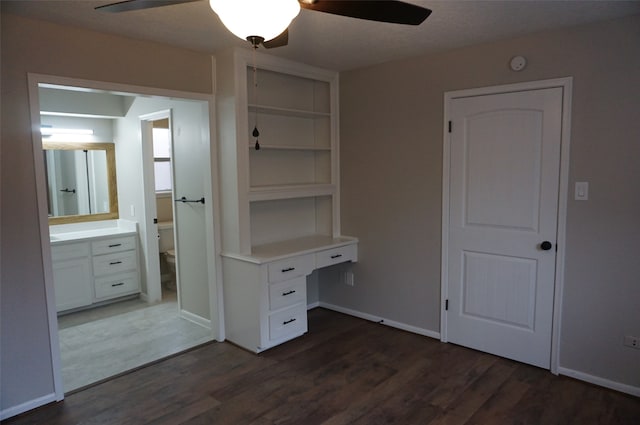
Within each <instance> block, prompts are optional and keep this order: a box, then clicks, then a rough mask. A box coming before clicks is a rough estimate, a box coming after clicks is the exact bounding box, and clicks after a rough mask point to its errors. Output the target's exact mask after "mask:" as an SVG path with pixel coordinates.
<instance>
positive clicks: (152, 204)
mask: <svg viewBox="0 0 640 425" xmlns="http://www.w3.org/2000/svg"><path fill="white" fill-rule="evenodd" d="M162 119H167V120H169V130H171V128H172V126H173V122H172V121H173V116H172V111H171V109H163V110H161V111H156V112H152V113H149V114H143V115H140V116H139V117H138V120H139V125H140V139H141V143H140V145H141V147H142V193H143V198H144V202H143V203H142V207H143V208H142V209H143V212H142V216H141V219H140V227H142V228H144V235H145V238H144V240H143V241H142V243H144V248H145V249H144V252H145V253H146V255H145V258H144V261H143V263H144V268H145V276H146V284H147V302H150V303H155V302H158V301H161V300H162V284H161V276H160V260H159V258H160V257H159V255H160V249H159V247H158V238H157V235H158V225H157V223H154V222H153V219H154V218H156V217H158V212H157V205H156V200H157V192H155V191H153V190H145V188H151V187H155V175H154V168H153V135H152V134H151V133H152V130H153V121H157V120H162ZM171 150H172V152H173V136H172V137H171ZM171 165H172V167H171V177H172V181H171V185H172V189H171V192H170V196H172V197H173V186H175V182H173V176H174V173H173V161H171ZM173 228H174V235H173V236H174V239H175V222H174V226H173ZM178 305H180V292H179V291H178Z"/></svg>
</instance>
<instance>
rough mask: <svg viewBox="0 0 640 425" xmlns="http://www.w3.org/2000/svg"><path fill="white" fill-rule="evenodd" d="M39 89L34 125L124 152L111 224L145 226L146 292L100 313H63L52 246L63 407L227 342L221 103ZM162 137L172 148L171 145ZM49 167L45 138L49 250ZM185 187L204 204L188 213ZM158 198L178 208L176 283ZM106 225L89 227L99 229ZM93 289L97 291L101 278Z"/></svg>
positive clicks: (105, 88)
mask: <svg viewBox="0 0 640 425" xmlns="http://www.w3.org/2000/svg"><path fill="white" fill-rule="evenodd" d="M29 83H30V96H31V104H32V107H31V109H32V120H33V121H32V122H33V125H34V128H40V127H41V126H42V125H45V124H46V125H49V126H51V127H59V128H61V127H64V128H70V129H73V128H74V127H75V128H83V127H87V126H93V127H94V128H95V129H96V130H95V133H94V134H93V135H92V136H94V139H95V140H91V141H88V142H89V143H90V142H92V141H93V142H95V141H98V140H97V139H102V140H101V141H108V142H109V143H113V144H115V155H116V161H115V162H116V171H117V173H116V179H117V187H118V218H117V219H115V220H111V221H110V222H109V224H111V222H114V223H116V224H115V225H117V222H121V221H125V222H128V223H135V225H136V227H137V233H136V235H137V236H136V239H137V249H138V258H139V261H138V264H139V268H138V273H139V282H140V286H139V288H140V291H139V294H135V295H131V296H127V297H123V298H122V299H112V300H109V302H108V303H107V302H96V299H95V291H94V295H93V297H94V300H93V302H94V304H93V305H90V306H88V307H83V308H80V309H71V310H67V311H58V309H57V308H56V301H55V297H56V282H55V277H56V275H55V273H53V270H52V263H53V261H52V249H51V245H50V244H47V243H44V242H43V245H42V250H43V267H44V269H45V285H46V288H47V305H48V315H49V318H50V323H51V326H50V335H51V346H52V353H54V355H53V357H54V382H55V387H56V388H55V390H56V396H57V397H58V398H59V399H62V396H63V393H68V392H70V391H75V390H77V389H81V388H83V387H85V386H87V385H91V384H93V383H96V382H101V381H103V380H105V379H108V378H109V377H112V376H116V375H118V374H121V373H124V372H126V371H128V370H132V369H135V368H137V367H140V366H143V365H144V364H147V363H149V362H153V361H156V360H158V359H161V358H163V357H166V356H168V355H172V354H175V353H177V352H180V351H184V350H185V349H189V348H190V347H193V346H196V345H199V344H202V343H204V342H207V341H211V340H214V339H217V340H222V339H223V332H222V328H221V320H220V318H221V309H220V308H219V301H218V300H219V295H218V291H219V285H218V279H219V276H220V272H219V264H218V253H219V248H218V247H219V241H218V236H217V233H216V232H215V226H214V224H215V220H214V217H215V215H216V214H215V212H214V209H215V206H216V205H217V199H215V196H216V191H215V190H214V188H213V180H212V177H211V176H212V169H214V167H215V164H216V156H215V144H213V143H211V137H212V136H211V135H212V134H213V130H212V126H211V125H210V123H212V122H213V116H214V115H213V110H212V109H213V105H214V102H213V99H212V96H210V95H198V94H193V93H182V92H179V93H178V92H173V91H167V90H162V89H149V88H145V87H135V86H125V85H114V84H109V83H100V82H93V81H85V80H76V79H67V78H61V77H52V76H42V75H34V74H32V75H30V76H29ZM103 101H104V104H101V103H102V102H103ZM154 128H156V129H161V131H159V132H158V131H156V133H158V134H159V135H158V136H157V137H156V139H157V140H156V142H157V143H156V144H157V145H164V149H165V152H164V153H163V152H160V151H159V152H157V154H156V155H154V152H153V151H154V149H153V141H154V135H153V133H154ZM163 132H164V133H165V135H166V136H168V137H169V139H168V140H165V141H164V142H161V141H160V139H161V137H162V136H161V135H160V134H162V133H163ZM147 142H148V143H147ZM172 145H173V146H172ZM161 147H162V146H159V147H158V148H159V149H160V148H161ZM166 150H168V151H169V152H168V153H169V154H170V155H167V152H166ZM174 154H175V155H174ZM154 157H155V158H157V160H155V161H154ZM42 159H43V156H42V137H41V135H40V134H35V133H34V161H35V164H36V169H37V170H38V171H37V185H38V200H39V210H40V216H41V220H40V223H41V234H42V237H43V238H42V240H43V241H48V240H49V235H50V234H53V232H52V230H51V229H50V226H49V225H48V224H49V223H48V221H49V220H48V212H47V209H46V206H47V189H46V188H47V183H46V175H45V171H46V170H45V169H44V168H45V167H44V165H43V161H42ZM148 162H149V163H148ZM149 164H150V167H149ZM154 164H158V165H157V168H158V169H159V170H160V171H159V172H158V173H154ZM167 169H168V170H169V171H168V173H165V181H164V182H159V183H163V184H165V185H166V183H167V181H166V180H167V179H169V181H170V186H171V187H164V189H165V190H159V191H156V190H155V189H156V183H155V174H159V175H160V174H161V172H162V170H164V171H166V170H167ZM177 190H179V191H180V192H179V194H180V196H184V197H185V199H187V200H191V199H192V198H194V199H202V200H203V202H197V203H196V202H194V203H183V202H180V204H181V206H184V207H185V208H179V207H178V208H176V210H174V207H175V205H174V199H176V196H178V195H177V193H178V192H176V191H177ZM157 192H159V193H157ZM156 195H158V196H160V198H161V199H162V200H163V201H164V203H165V204H166V203H167V202H168V204H169V209H170V210H171V219H166V220H163V221H164V222H165V223H162V225H161V227H164V228H165V229H164V230H166V228H169V233H170V234H171V233H173V237H174V239H175V240H174V249H175V251H176V253H178V252H180V253H181V254H182V255H181V257H178V256H177V255H176V256H175V258H180V260H178V261H176V267H175V270H176V271H175V274H174V273H173V271H172V268H171V267H170V266H168V265H167V264H166V263H164V265H163V268H162V271H161V268H160V267H161V266H160V264H161V261H160V260H161V257H160V252H161V251H163V252H164V253H167V251H169V249H168V248H166V247H165V246H164V245H163V248H162V249H161V248H160V246H159V238H158V236H159V229H158V224H160V223H158V222H156V221H157V220H156V219H158V218H159V214H158V213H162V211H161V209H162V208H164V207H163V206H160V204H159V203H157V198H156ZM165 209H166V208H165ZM160 218H162V217H160ZM105 222H106V221H104V220H103V221H94V222H87V223H81V224H82V226H85V227H86V228H89V227H91V226H93V225H94V224H95V225H104V224H105ZM92 223H94V224H92ZM71 224H74V223H71ZM171 227H172V228H173V229H172V230H171ZM165 242H166V241H165ZM183 259H184V260H183ZM165 261H166V260H165ZM183 261H186V265H183V264H181V263H182V262H183ZM165 266H166V267H165ZM181 269H182V270H183V272H182V273H181V272H180V271H181ZM173 276H175V278H174V277H173ZM163 280H164V281H165V285H164V288H163V285H162V281H163ZM87 281H88V284H89V285H90V286H91V287H93V285H94V278H93V275H92V274H91V273H89V274H88V276H87ZM173 282H175V286H174V283H173ZM92 291H93V289H92ZM98 301H99V300H98Z"/></svg>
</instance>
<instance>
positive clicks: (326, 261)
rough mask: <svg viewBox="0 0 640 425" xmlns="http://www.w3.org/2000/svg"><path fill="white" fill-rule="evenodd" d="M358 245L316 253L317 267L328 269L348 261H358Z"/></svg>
mask: <svg viewBox="0 0 640 425" xmlns="http://www.w3.org/2000/svg"><path fill="white" fill-rule="evenodd" d="M356 259H357V258H356V245H346V246H341V247H338V248H333V249H327V250H325V251H320V252H317V253H316V267H317V268H321V267H327V266H332V265H334V264H338V263H344V262H346V261H356Z"/></svg>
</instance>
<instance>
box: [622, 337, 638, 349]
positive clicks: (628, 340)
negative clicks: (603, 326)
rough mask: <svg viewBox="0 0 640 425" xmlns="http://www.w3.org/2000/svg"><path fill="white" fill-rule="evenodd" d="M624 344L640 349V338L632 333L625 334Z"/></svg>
mask: <svg viewBox="0 0 640 425" xmlns="http://www.w3.org/2000/svg"><path fill="white" fill-rule="evenodd" d="M624 345H626V346H627V347H631V348H637V349H640V338H638V337H637V336H632V335H625V337H624Z"/></svg>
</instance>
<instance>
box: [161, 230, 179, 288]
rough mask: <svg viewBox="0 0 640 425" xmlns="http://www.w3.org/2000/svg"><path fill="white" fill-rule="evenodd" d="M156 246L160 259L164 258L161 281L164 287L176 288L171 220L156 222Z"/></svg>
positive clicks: (174, 252)
mask: <svg viewBox="0 0 640 425" xmlns="http://www.w3.org/2000/svg"><path fill="white" fill-rule="evenodd" d="M158 238H159V242H158V247H159V249H160V257H161V258H160V260H161V262H162V260H163V259H164V264H165V265H166V267H164V268H165V270H166V273H163V274H162V283H163V284H164V286H165V288H167V289H169V290H172V291H175V290H176V251H175V245H174V241H173V222H172V221H161V222H159V223H158Z"/></svg>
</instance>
